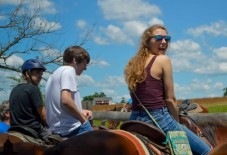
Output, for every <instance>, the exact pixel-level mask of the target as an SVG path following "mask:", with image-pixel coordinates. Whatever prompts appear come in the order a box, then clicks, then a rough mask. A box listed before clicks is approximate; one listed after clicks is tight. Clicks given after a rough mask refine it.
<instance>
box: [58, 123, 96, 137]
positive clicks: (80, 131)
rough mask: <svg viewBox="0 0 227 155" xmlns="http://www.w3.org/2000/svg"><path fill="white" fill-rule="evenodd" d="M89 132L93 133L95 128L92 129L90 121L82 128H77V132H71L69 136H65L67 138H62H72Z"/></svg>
mask: <svg viewBox="0 0 227 155" xmlns="http://www.w3.org/2000/svg"><path fill="white" fill-rule="evenodd" d="M88 131H93V128H92V127H91V124H90V122H89V121H87V122H86V123H84V124H82V125H81V126H79V127H78V128H76V129H75V130H73V131H72V132H70V133H69V134H68V135H65V136H62V137H67V138H70V137H72V136H76V135H80V134H82V133H85V132H88Z"/></svg>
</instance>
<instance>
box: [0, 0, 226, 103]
mask: <svg viewBox="0 0 227 155" xmlns="http://www.w3.org/2000/svg"><path fill="white" fill-rule="evenodd" d="M34 1H35V0H34ZM34 1H32V0H30V1H27V2H29V3H32V2H34ZM35 2H36V1H35ZM15 4H17V1H16V0H8V1H0V5H12V6H14V5H15ZM226 6H227V1H226V0H219V1H218V2H216V1H212V0H207V1H204V0H190V1H182V0H172V1H154V0H153V1H152V0H55V1H51V0H42V12H43V19H47V20H48V19H51V20H48V22H49V23H51V22H52V23H55V24H56V25H57V29H58V30H60V31H61V35H56V36H55V38H49V39H53V40H54V39H56V40H58V41H57V42H56V49H55V51H57V52H63V51H64V49H65V48H66V47H68V46H71V45H74V44H76V43H78V39H80V37H81V35H82V34H83V33H84V32H86V30H89V29H90V28H91V27H92V26H94V27H93V31H91V32H90V34H89V38H88V41H87V42H86V44H85V45H84V46H83V47H84V48H85V49H87V51H88V52H89V53H90V54H91V59H92V63H91V64H90V65H89V67H88V69H87V70H86V71H85V72H84V73H83V75H81V76H80V77H79V87H80V92H81V96H87V95H91V94H93V93H94V92H104V93H105V94H106V95H107V96H108V97H112V98H113V102H119V101H120V100H121V98H122V97H125V98H126V99H128V98H129V94H128V90H127V85H126V83H125V81H124V74H123V72H124V67H125V65H126V64H127V62H128V61H129V59H130V58H131V57H132V56H133V55H135V53H136V52H137V49H138V46H139V41H140V36H141V34H142V32H143V31H144V30H145V29H146V28H147V27H148V26H150V25H152V24H156V23H160V24H164V25H165V26H166V27H167V29H168V31H169V35H170V36H172V40H171V45H170V48H169V49H168V52H167V55H168V56H169V57H170V58H171V60H172V64H173V78H174V84H175V94H176V97H177V99H185V98H206V97H220V96H222V95H223V88H225V87H227V81H226V77H227V41H226V40H227V14H226V11H225V10H226ZM0 20H4V18H3V17H2V18H0ZM27 58H34V55H32V54H31V55H29V56H27V57H20V56H18V55H15V56H14V57H12V58H11V59H9V60H8V63H12V62H18V64H22V63H23V61H24V60H25V59H27ZM52 69H53V68H52ZM0 74H1V75H2V76H1V79H0V81H1V83H5V88H6V89H4V91H0V101H3V100H7V99H8V97H9V93H10V91H11V88H10V87H9V86H10V84H11V82H12V81H9V79H7V78H6V77H5V76H8V75H12V74H13V75H15V76H18V75H17V74H15V73H11V72H7V71H2V70H0ZM44 76H45V77H46V78H48V76H49V74H47V73H46V74H45V75H44ZM42 85H43V86H45V82H44V81H43V82H42Z"/></svg>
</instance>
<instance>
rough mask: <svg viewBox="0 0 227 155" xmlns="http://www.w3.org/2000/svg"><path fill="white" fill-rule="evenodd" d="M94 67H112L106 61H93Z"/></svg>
mask: <svg viewBox="0 0 227 155" xmlns="http://www.w3.org/2000/svg"><path fill="white" fill-rule="evenodd" d="M91 65H92V66H99V67H101V68H102V67H107V66H110V64H109V63H108V62H107V61H105V60H91Z"/></svg>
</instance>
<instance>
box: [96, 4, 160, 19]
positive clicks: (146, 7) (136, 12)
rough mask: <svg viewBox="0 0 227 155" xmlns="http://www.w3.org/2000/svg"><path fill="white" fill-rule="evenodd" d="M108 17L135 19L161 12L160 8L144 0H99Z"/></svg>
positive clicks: (105, 15)
mask: <svg viewBox="0 0 227 155" xmlns="http://www.w3.org/2000/svg"><path fill="white" fill-rule="evenodd" d="M98 5H99V7H100V8H101V9H102V11H103V14H104V17H105V18H106V19H109V20H111V19H114V20H122V21H124V20H135V19H138V18H141V17H150V16H154V15H158V14H161V11H160V9H159V8H158V7H157V6H155V5H151V4H149V3H148V2H145V1H143V0H130V2H129V1H128V0H98Z"/></svg>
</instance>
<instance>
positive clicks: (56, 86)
mask: <svg viewBox="0 0 227 155" xmlns="http://www.w3.org/2000/svg"><path fill="white" fill-rule="evenodd" d="M63 62H64V63H63V66H61V67H59V68H58V69H57V70H56V71H54V73H53V74H52V75H51V76H50V77H49V79H48V81H47V84H46V88H45V96H46V115H47V116H46V117H47V123H48V125H49V127H50V130H51V131H52V133H53V134H59V135H60V136H62V137H68V138H69V137H71V136H74V135H78V134H81V133H83V132H87V131H92V127H91V124H90V123H89V121H88V120H89V118H90V117H91V115H92V112H91V111H90V110H83V109H82V104H81V98H80V92H79V88H78V84H77V78H76V76H77V75H78V76H79V75H81V73H82V72H83V71H84V70H86V69H87V64H89V62H90V56H89V53H88V52H87V51H86V50H85V49H83V48H82V47H80V46H71V47H68V48H67V49H66V50H65V51H64V55H63Z"/></svg>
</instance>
